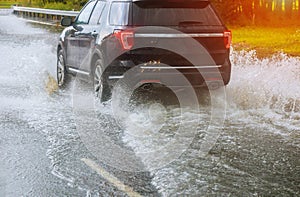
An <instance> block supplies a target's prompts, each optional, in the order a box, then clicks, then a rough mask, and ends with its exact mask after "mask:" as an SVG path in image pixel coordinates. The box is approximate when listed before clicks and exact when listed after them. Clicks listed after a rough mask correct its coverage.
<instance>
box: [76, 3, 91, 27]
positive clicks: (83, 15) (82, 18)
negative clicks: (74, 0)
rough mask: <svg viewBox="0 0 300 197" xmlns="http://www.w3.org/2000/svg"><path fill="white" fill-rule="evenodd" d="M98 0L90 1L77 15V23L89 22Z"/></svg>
mask: <svg viewBox="0 0 300 197" xmlns="http://www.w3.org/2000/svg"><path fill="white" fill-rule="evenodd" d="M95 4H96V1H91V2H89V3H88V4H87V5H86V6H85V7H84V8H83V10H82V11H81V12H80V14H79V16H78V17H77V20H76V24H88V23H89V20H90V16H91V13H92V11H93V8H94V6H95Z"/></svg>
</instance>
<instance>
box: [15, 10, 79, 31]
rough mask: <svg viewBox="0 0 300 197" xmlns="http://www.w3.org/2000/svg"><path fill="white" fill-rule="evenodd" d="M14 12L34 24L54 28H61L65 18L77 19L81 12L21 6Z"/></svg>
mask: <svg viewBox="0 0 300 197" xmlns="http://www.w3.org/2000/svg"><path fill="white" fill-rule="evenodd" d="M12 12H13V13H14V14H16V15H18V16H21V17H23V18H26V19H27V20H28V21H30V22H32V23H39V24H43V25H52V26H60V21H61V19H62V18H63V17H65V16H68V17H72V18H75V17H76V16H77V15H78V14H79V12H76V11H64V10H51V9H41V8H30V7H19V6H13V7H12Z"/></svg>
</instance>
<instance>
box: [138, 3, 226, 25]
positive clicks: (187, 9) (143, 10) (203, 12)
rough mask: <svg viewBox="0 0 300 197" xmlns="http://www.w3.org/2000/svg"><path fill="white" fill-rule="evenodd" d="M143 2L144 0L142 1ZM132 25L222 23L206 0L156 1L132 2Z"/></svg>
mask: <svg viewBox="0 0 300 197" xmlns="http://www.w3.org/2000/svg"><path fill="white" fill-rule="evenodd" d="M144 2H145V1H144ZM133 25H138V26H180V25H189V26H191V25H203V26H207V25H212V26H215V25H217V26H219V25H222V23H221V22H220V20H219V18H218V16H217V15H216V13H215V11H214V9H213V8H212V6H211V5H210V4H209V3H208V2H199V3H195V2H194V3H193V4H191V3H184V2H182V3H174V1H173V2H169V3H168V2H163V1H162V2H156V3H151V4H149V3H147V2H146V3H143V2H142V3H139V4H133Z"/></svg>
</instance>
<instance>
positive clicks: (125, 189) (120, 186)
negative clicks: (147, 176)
mask: <svg viewBox="0 0 300 197" xmlns="http://www.w3.org/2000/svg"><path fill="white" fill-rule="evenodd" d="M81 161H83V162H84V163H85V164H86V165H88V166H89V167H90V168H92V169H93V170H95V171H96V172H97V173H98V174H99V175H101V176H102V177H103V178H105V179H106V180H107V181H109V182H110V183H112V184H113V185H114V186H115V187H117V188H118V189H119V190H120V191H123V192H125V193H126V194H127V195H128V196H130V197H141V195H140V194H138V193H137V192H135V191H133V189H132V188H131V187H129V186H127V185H125V184H124V183H122V182H121V181H120V180H119V179H118V178H116V177H114V176H113V175H111V174H110V173H109V172H107V171H106V170H104V169H103V168H102V167H101V166H99V165H98V164H97V163H95V162H94V161H92V160H90V159H85V158H83V159H81Z"/></svg>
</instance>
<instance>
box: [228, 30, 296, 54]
mask: <svg viewBox="0 0 300 197" xmlns="http://www.w3.org/2000/svg"><path fill="white" fill-rule="evenodd" d="M231 30H232V32H233V46H234V48H235V49H236V50H246V51H250V50H256V51H257V55H258V57H269V56H272V55H273V54H274V53H278V52H284V53H286V54H288V55H290V56H300V27H282V28H277V27H250V26H249V27H231Z"/></svg>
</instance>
